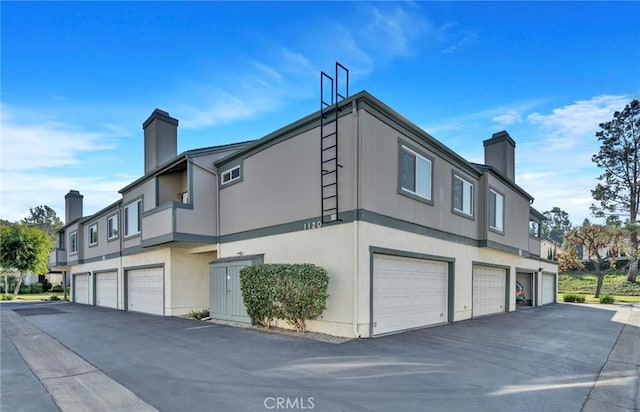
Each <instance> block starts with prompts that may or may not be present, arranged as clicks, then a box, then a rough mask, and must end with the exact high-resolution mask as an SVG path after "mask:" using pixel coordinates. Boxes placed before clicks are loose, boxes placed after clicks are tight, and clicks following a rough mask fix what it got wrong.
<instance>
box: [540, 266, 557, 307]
mask: <svg viewBox="0 0 640 412" xmlns="http://www.w3.org/2000/svg"><path fill="white" fill-rule="evenodd" d="M555 298H556V275H553V274H548V273H543V274H542V304H543V305H546V304H549V303H553V302H555Z"/></svg>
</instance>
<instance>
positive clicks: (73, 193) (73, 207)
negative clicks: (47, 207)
mask: <svg viewBox="0 0 640 412" xmlns="http://www.w3.org/2000/svg"><path fill="white" fill-rule="evenodd" d="M83 197H84V196H82V195H81V194H80V192H78V191H77V190H70V191H69V193H67V194H66V195H65V197H64V223H65V225H68V224H69V223H71V222H73V221H74V220H76V219H80V218H81V217H82V198H83Z"/></svg>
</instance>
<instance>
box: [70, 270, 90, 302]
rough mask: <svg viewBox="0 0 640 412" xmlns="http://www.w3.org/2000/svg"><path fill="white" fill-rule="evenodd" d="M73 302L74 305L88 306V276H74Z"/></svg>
mask: <svg viewBox="0 0 640 412" xmlns="http://www.w3.org/2000/svg"><path fill="white" fill-rule="evenodd" d="M73 282H74V289H73V290H74V296H73V301H74V302H76V303H82V304H85V305H88V304H89V275H75V276H74V277H73Z"/></svg>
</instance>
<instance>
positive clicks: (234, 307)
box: [209, 255, 262, 323]
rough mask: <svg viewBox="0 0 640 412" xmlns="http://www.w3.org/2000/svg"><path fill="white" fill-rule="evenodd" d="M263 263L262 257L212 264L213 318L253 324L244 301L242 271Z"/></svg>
mask: <svg viewBox="0 0 640 412" xmlns="http://www.w3.org/2000/svg"><path fill="white" fill-rule="evenodd" d="M258 263H262V255H259V256H239V257H238V258H223V259H218V260H216V261H214V262H212V263H211V265H210V269H209V273H210V278H211V282H210V285H211V293H210V299H211V305H210V307H211V312H210V313H211V317H212V318H214V319H223V320H231V321H235V322H246V323H249V322H251V319H250V318H249V315H247V310H246V308H245V306H244V301H243V300H242V291H241V289H240V270H242V268H244V267H247V266H251V265H255V264H258Z"/></svg>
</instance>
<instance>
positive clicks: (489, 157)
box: [482, 130, 516, 182]
mask: <svg viewBox="0 0 640 412" xmlns="http://www.w3.org/2000/svg"><path fill="white" fill-rule="evenodd" d="M482 143H483V144H484V164H485V165H487V166H493V167H494V168H496V169H497V170H498V171H500V172H501V173H502V174H503V175H504V176H505V177H506V178H507V179H509V180H511V181H513V182H515V176H516V165H515V164H516V161H515V148H516V142H515V141H514V140H513V139H512V138H511V136H509V133H507V132H506V131H504V130H503V131H501V132H498V133H494V134H493V135H492V136H491V139H487V140H485V141H484V142H482Z"/></svg>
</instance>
